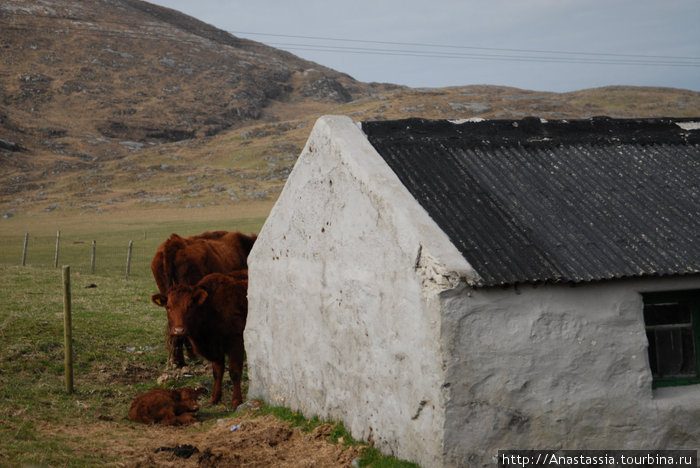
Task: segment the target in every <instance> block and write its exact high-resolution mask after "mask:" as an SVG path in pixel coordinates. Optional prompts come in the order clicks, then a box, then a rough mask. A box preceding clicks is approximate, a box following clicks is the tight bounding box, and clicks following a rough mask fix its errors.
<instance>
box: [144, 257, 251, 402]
mask: <svg viewBox="0 0 700 468" xmlns="http://www.w3.org/2000/svg"><path fill="white" fill-rule="evenodd" d="M247 292H248V270H240V271H238V272H235V273H231V274H222V273H212V274H210V275H207V276H205V277H204V278H202V280H201V281H200V282H199V283H197V284H196V285H195V286H189V285H186V284H178V285H175V286H172V287H171V288H169V289H168V292H167V295H164V294H155V295H153V298H152V299H153V302H154V303H156V304H158V305H160V306H163V307H165V308H166V310H167V312H168V328H169V331H170V334H171V335H173V336H183V337H187V339H188V340H189V341H190V343H192V346H193V348H194V351H195V353H196V354H198V355H200V356H202V357H204V358H205V359H207V360H208V361H210V362H211V366H212V371H213V373H214V391H213V393H212V397H211V400H210V401H209V403H210V404H214V403H218V402H219V401H220V400H221V383H222V380H223V375H224V364H225V357H226V355H228V364H229V376H230V377H231V382H232V383H233V398H232V401H231V406H232V407H234V408H235V407H237V406H238V405H240V404H241V403H242V402H243V396H242V394H241V373H242V371H243V354H244V345H243V330H244V329H245V322H246V318H247V315H248V297H247Z"/></svg>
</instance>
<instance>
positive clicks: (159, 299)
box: [151, 294, 168, 307]
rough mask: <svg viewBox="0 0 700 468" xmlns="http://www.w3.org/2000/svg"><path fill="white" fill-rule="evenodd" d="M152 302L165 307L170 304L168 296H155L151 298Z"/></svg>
mask: <svg viewBox="0 0 700 468" xmlns="http://www.w3.org/2000/svg"><path fill="white" fill-rule="evenodd" d="M151 300H152V301H153V303H154V304H155V305H158V306H161V307H165V305H166V304H167V303H168V296H166V295H165V294H154V295H153V296H151Z"/></svg>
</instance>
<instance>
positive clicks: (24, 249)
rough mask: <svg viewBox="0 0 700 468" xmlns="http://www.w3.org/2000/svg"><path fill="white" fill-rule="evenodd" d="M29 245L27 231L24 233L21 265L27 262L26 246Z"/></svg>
mask: <svg viewBox="0 0 700 468" xmlns="http://www.w3.org/2000/svg"><path fill="white" fill-rule="evenodd" d="M28 245H29V233H28V232H25V233H24V248H23V249H22V266H25V265H26V264H27V246H28Z"/></svg>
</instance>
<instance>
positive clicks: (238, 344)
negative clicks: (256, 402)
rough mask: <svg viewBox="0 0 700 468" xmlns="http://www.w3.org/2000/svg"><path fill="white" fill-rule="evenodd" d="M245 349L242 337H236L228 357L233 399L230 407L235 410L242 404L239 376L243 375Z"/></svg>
mask: <svg viewBox="0 0 700 468" xmlns="http://www.w3.org/2000/svg"><path fill="white" fill-rule="evenodd" d="M244 353H245V348H244V346H243V335H240V336H236V337H234V339H233V346H232V347H231V352H230V353H229V356H228V374H229V376H230V377H231V383H232V384H233V399H232V400H231V407H232V408H234V409H235V408H237V407H238V405H240V404H241V403H243V394H242V392H241V375H242V374H243V355H244Z"/></svg>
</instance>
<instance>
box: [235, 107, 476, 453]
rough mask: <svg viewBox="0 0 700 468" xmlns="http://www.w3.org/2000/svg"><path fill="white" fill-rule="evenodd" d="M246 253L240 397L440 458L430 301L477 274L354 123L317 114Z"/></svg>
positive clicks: (434, 308) (435, 316)
mask: <svg viewBox="0 0 700 468" xmlns="http://www.w3.org/2000/svg"><path fill="white" fill-rule="evenodd" d="M443 259H447V260H446V261H445V260H443ZM248 263H249V275H250V283H249V292H248V297H249V310H250V312H249V315H248V323H247V326H246V332H245V340H246V350H247V356H248V363H249V376H250V390H249V396H250V397H255V396H260V397H262V398H264V399H265V400H266V401H268V402H269V403H271V404H279V405H284V406H288V407H291V408H294V409H297V410H300V411H302V412H304V413H305V414H307V415H319V416H321V417H324V418H329V417H330V418H334V419H342V420H343V421H344V422H345V424H346V427H348V429H349V430H350V431H351V433H352V434H353V436H354V437H356V438H360V439H364V440H368V439H372V440H374V441H375V444H376V446H377V447H379V448H381V449H383V450H384V451H385V452H393V453H399V454H400V456H401V457H402V458H407V459H413V460H416V461H419V462H421V463H423V464H426V465H431V464H433V463H434V462H435V461H436V460H438V459H439V457H440V456H441V454H442V452H443V447H442V431H443V426H444V410H443V405H444V403H443V393H442V392H443V389H442V388H441V382H443V380H444V379H443V374H444V367H443V362H444V357H443V356H442V347H441V346H440V344H439V343H440V333H441V317H440V310H439V306H440V303H439V300H438V299H437V297H438V294H439V293H440V292H441V291H442V290H444V289H445V288H449V287H451V285H454V283H455V281H458V276H459V275H462V276H469V275H473V271H472V270H471V267H470V266H469V265H468V264H467V263H466V261H464V259H463V258H462V257H461V256H460V255H459V253H458V252H457V251H456V249H455V248H454V246H453V245H452V244H451V243H450V242H449V240H448V239H447V237H446V235H445V234H444V233H443V232H442V231H440V230H439V229H438V228H437V226H436V225H435V224H434V223H433V221H432V220H431V219H430V218H429V217H428V215H427V213H425V211H424V210H423V209H422V208H421V207H420V206H419V205H418V204H417V203H416V201H415V200H414V199H413V198H412V197H411V196H410V195H409V194H408V191H407V190H406V189H405V187H403V185H401V183H400V182H399V181H398V179H397V178H396V176H395V175H394V174H393V172H391V171H390V170H389V169H388V167H387V166H386V165H385V164H384V162H383V160H382V159H381V157H380V156H379V155H377V154H376V152H375V151H374V149H373V148H372V147H371V145H369V143H368V142H367V140H366V139H365V138H364V135H363V134H362V132H361V130H360V129H359V128H358V127H357V126H356V125H355V124H354V123H352V121H350V119H348V118H339V117H324V118H322V119H320V120H319V121H318V122H317V124H316V126H315V127H314V130H313V132H312V134H311V136H310V138H309V141H308V142H307V145H306V147H305V149H304V151H303V152H302V154H301V156H300V158H299V161H298V162H297V164H296V165H295V168H294V170H293V171H292V173H291V174H290V177H289V179H288V181H287V184H286V185H285V188H284V190H283V192H282V194H281V195H280V198H279V200H278V202H277V204H276V205H275V207H274V209H273V210H272V212H271V214H270V216H269V218H268V220H267V222H266V223H265V226H264V227H263V229H262V231H261V232H260V235H259V237H258V240H257V241H256V243H255V246H254V248H253V251H252V252H251V254H250V257H249V262H248ZM441 271H452V272H456V273H453V274H452V276H451V277H448V276H443V275H441V274H440V272H441Z"/></svg>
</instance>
